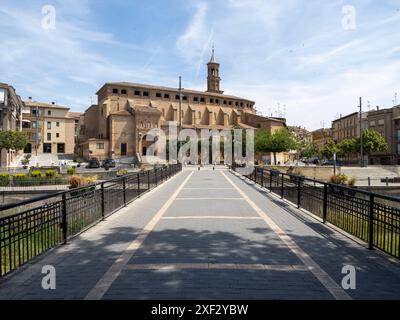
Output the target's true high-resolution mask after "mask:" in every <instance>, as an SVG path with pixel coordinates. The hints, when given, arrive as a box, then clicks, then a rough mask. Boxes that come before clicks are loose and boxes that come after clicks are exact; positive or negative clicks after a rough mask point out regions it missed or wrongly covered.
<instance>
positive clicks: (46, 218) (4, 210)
mask: <svg viewBox="0 0 400 320" xmlns="http://www.w3.org/2000/svg"><path fill="white" fill-rule="evenodd" d="M181 170H182V166H181V165H180V164H173V165H169V166H165V167H161V168H154V169H152V170H149V171H144V172H138V173H133V174H128V175H125V176H122V177H118V178H115V179H112V180H108V181H104V182H100V183H97V184H93V185H90V186H86V187H82V188H76V189H71V190H68V191H62V192H58V193H55V194H52V195H46V196H41V197H37V198H33V199H30V200H26V201H21V202H19V203H15V204H10V205H4V206H0V216H3V217H1V218H0V277H2V276H4V275H6V274H9V273H10V272H12V271H14V270H16V269H17V268H19V267H20V266H22V265H24V264H25V263H27V262H29V261H30V260H32V259H33V258H35V257H37V256H39V255H40V254H42V253H44V252H46V251H47V250H49V249H51V248H53V247H56V246H58V245H60V244H63V243H66V242H67V241H68V239H69V238H71V237H73V236H76V235H77V234H78V233H81V232H82V231H84V230H86V229H87V228H89V227H91V226H92V225H94V224H95V223H97V222H99V221H101V220H102V219H104V218H105V217H107V216H109V215H111V214H112V213H114V212H115V211H117V210H118V209H120V208H122V207H124V206H126V205H127V204H128V203H130V202H132V201H133V200H135V199H136V198H138V197H140V195H142V194H143V193H145V192H147V191H149V190H151V189H153V188H155V187H156V186H157V185H159V184H161V183H163V182H164V181H166V180H167V179H169V178H170V177H172V176H173V175H175V174H176V173H178V172H180V171H181Z"/></svg>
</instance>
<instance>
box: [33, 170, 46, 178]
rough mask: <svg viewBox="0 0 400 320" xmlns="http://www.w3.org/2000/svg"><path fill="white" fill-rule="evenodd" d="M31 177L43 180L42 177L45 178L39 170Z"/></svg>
mask: <svg viewBox="0 0 400 320" xmlns="http://www.w3.org/2000/svg"><path fill="white" fill-rule="evenodd" d="M31 177H32V178H41V177H43V174H42V173H41V172H40V171H39V170H36V171H32V172H31Z"/></svg>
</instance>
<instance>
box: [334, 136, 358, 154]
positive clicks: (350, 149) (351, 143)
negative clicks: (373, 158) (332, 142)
mask: <svg viewBox="0 0 400 320" xmlns="http://www.w3.org/2000/svg"><path fill="white" fill-rule="evenodd" d="M337 146H338V148H339V152H338V153H339V154H340V155H341V156H347V157H348V156H349V155H350V154H352V153H357V148H356V139H355V138H352V139H345V140H342V141H341V142H339V143H338V145H337Z"/></svg>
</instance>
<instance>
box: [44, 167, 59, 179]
mask: <svg viewBox="0 0 400 320" xmlns="http://www.w3.org/2000/svg"><path fill="white" fill-rule="evenodd" d="M56 175H57V172H56V171H55V170H51V169H50V170H46V177H47V178H54V177H55V176H56Z"/></svg>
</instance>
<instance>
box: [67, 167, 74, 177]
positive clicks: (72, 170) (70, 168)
mask: <svg viewBox="0 0 400 320" xmlns="http://www.w3.org/2000/svg"><path fill="white" fill-rule="evenodd" d="M67 174H68V175H69V176H73V175H75V174H76V167H69V168H68V169H67Z"/></svg>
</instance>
